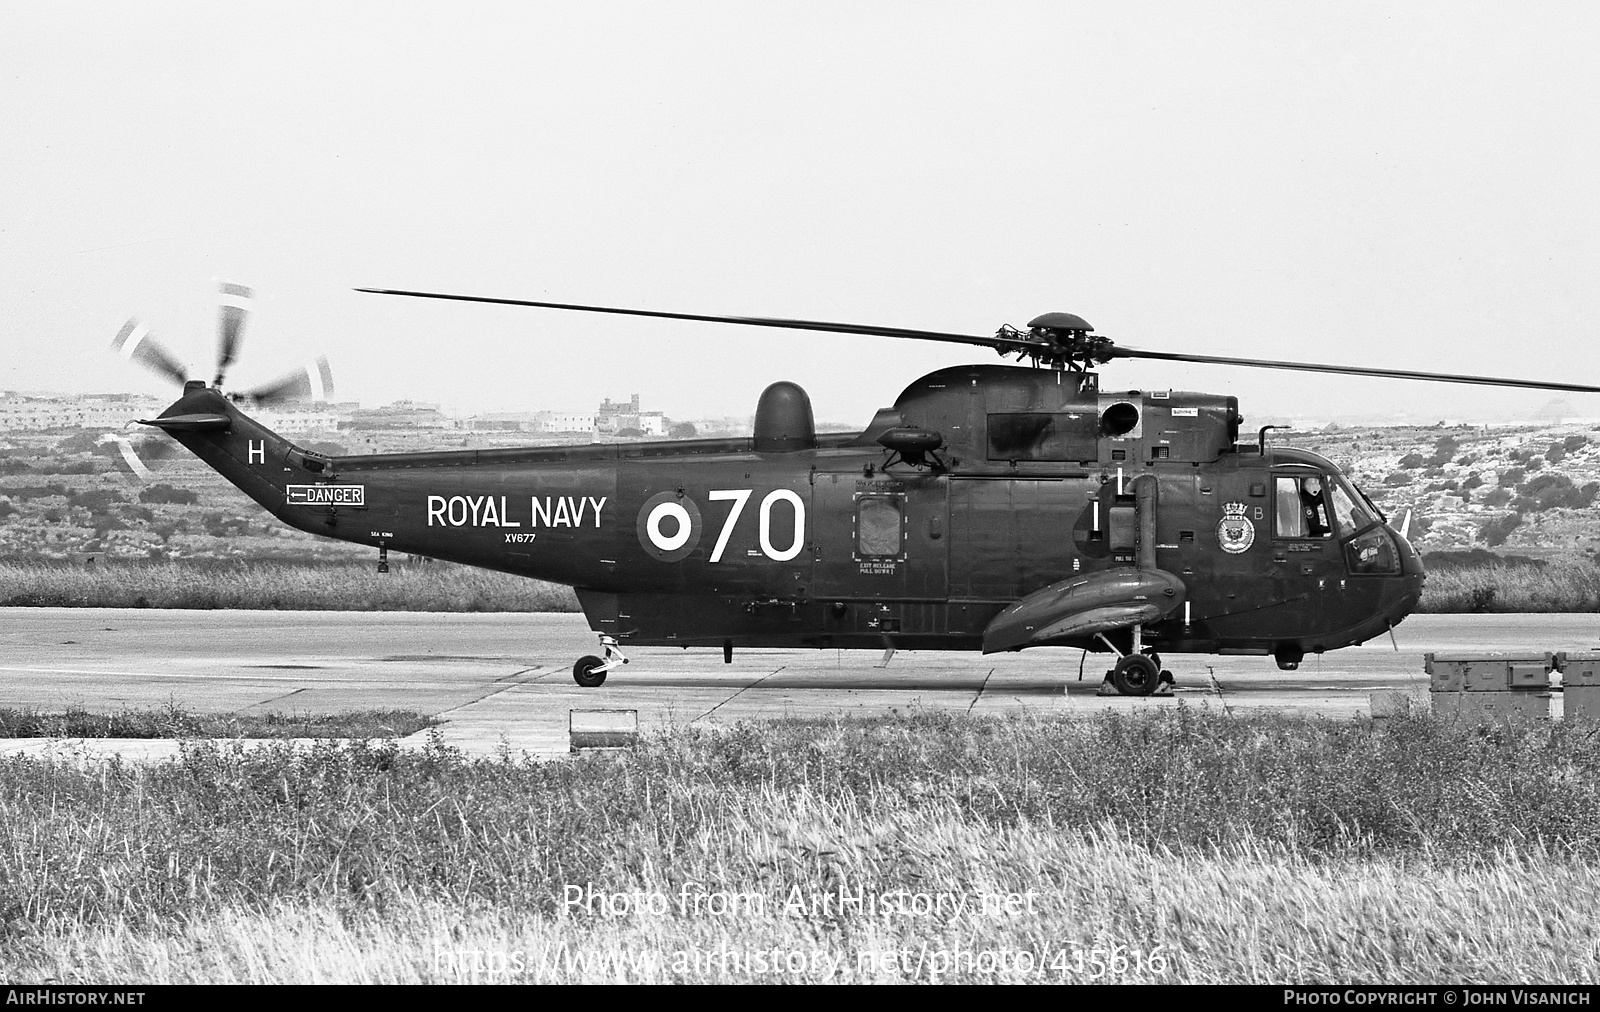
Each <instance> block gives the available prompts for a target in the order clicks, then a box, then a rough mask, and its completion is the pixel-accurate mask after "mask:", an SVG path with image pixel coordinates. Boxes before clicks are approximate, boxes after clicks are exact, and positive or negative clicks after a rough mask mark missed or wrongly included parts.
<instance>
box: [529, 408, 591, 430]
mask: <svg viewBox="0 0 1600 1012" xmlns="http://www.w3.org/2000/svg"><path fill="white" fill-rule="evenodd" d="M538 420H539V429H538V431H540V432H552V433H553V432H587V433H589V434H591V435H592V434H593V433H595V432H596V431H597V430H598V424H597V419H596V418H595V416H594V415H593V414H592V413H591V414H575V413H573V412H568V411H541V412H539V419H538Z"/></svg>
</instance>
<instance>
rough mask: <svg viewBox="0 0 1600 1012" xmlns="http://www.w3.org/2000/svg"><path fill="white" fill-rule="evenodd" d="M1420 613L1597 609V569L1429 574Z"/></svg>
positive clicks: (1568, 566) (1557, 565)
mask: <svg viewBox="0 0 1600 1012" xmlns="http://www.w3.org/2000/svg"><path fill="white" fill-rule="evenodd" d="M1417 610H1418V611H1421V612H1436V613H1460V612H1595V611H1600V565H1596V564H1595V563H1593V562H1588V561H1582V562H1553V563H1550V564H1549V565H1545V566H1485V567H1474V568H1470V569H1467V568H1463V569H1440V570H1434V571H1431V572H1429V573H1428V580H1427V583H1426V584H1425V585H1424V588H1423V594H1422V605H1421V607H1419V608H1418V609H1417Z"/></svg>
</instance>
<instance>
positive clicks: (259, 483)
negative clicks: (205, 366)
mask: <svg viewBox="0 0 1600 1012" xmlns="http://www.w3.org/2000/svg"><path fill="white" fill-rule="evenodd" d="M143 424H145V425H153V426H156V427H157V428H161V429H165V430H166V431H167V432H168V433H169V434H170V435H171V436H172V437H173V438H174V439H176V440H177V441H178V442H179V443H182V444H183V445H184V446H186V447H187V448H188V449H189V450H190V451H191V452H193V453H194V455H195V456H197V457H199V458H200V459H201V460H203V461H205V462H206V463H207V464H209V465H210V466H211V467H212V469H214V470H215V471H216V472H217V473H218V474H221V475H222V476H223V477H224V478H226V479H228V481H230V482H232V483H233V484H234V485H236V486H238V487H239V489H240V490H241V491H243V492H244V494H245V495H248V496H249V497H250V498H252V499H254V500H255V501H256V502H258V503H260V504H261V505H262V506H264V507H266V509H267V510H268V511H269V512H271V513H272V514H273V515H274V516H276V517H278V518H279V519H281V520H284V521H286V522H288V523H290V524H291V525H292V526H295V527H302V528H306V527H314V526H315V525H314V524H310V523H308V521H309V520H310V519H311V517H309V516H307V514H306V513H305V512H304V511H300V512H298V513H296V514H293V515H291V514H290V513H289V512H288V511H287V510H286V509H285V506H286V503H287V499H288V489H289V486H290V485H292V484H296V483H300V482H315V481H317V480H318V479H319V477H320V476H321V475H322V473H323V472H324V470H325V468H326V464H325V462H324V460H323V459H322V458H321V457H319V456H318V455H316V454H312V453H307V452H306V451H304V450H302V449H300V448H299V447H297V446H295V445H294V444H293V443H291V442H289V441H288V440H287V439H284V438H283V437H282V436H280V435H278V434H277V433H276V432H273V431H272V430H271V429H269V428H267V427H266V426H264V425H262V424H261V423H260V422H257V421H256V420H255V419H253V418H251V417H250V416H248V415H246V414H245V413H244V412H242V411H240V410H239V409H238V407H237V406H235V405H234V404H233V403H232V402H230V401H229V400H228V399H227V398H226V397H224V396H223V395H222V394H220V393H218V392H217V391H216V390H215V389H212V388H210V387H207V386H205V385H204V384H203V383H199V382H195V383H191V384H189V387H188V388H186V389H185V391H184V395H183V397H182V398H181V399H180V400H178V401H177V402H176V403H174V404H173V405H172V406H171V407H169V408H167V410H166V411H163V412H162V413H161V417H159V418H154V419H150V420H147V421H145V422H144V423H143Z"/></svg>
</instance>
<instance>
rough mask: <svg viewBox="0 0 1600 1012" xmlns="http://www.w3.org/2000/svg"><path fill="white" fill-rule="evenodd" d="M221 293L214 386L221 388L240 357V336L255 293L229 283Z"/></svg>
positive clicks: (242, 286) (222, 287) (223, 284)
mask: <svg viewBox="0 0 1600 1012" xmlns="http://www.w3.org/2000/svg"><path fill="white" fill-rule="evenodd" d="M219 291H220V292H221V293H222V299H221V306H220V309H219V313H220V315H219V316H218V317H217V378H216V380H215V381H213V383H212V386H215V387H219V388H220V387H221V386H222V378H223V376H225V375H226V374H227V372H228V366H230V365H232V364H233V361H234V359H236V358H238V357H239V336H240V334H241V333H242V332H243V330H244V319H245V316H246V314H248V313H249V311H250V298H251V296H252V295H253V294H254V293H253V292H251V291H250V289H248V288H246V287H245V286H244V285H235V284H230V283H228V282H223V283H222V286H221V288H220V289H219Z"/></svg>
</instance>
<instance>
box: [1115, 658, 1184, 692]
mask: <svg viewBox="0 0 1600 1012" xmlns="http://www.w3.org/2000/svg"><path fill="white" fill-rule="evenodd" d="M1163 674H1165V675H1166V676H1167V680H1168V681H1171V680H1172V674H1171V672H1164V671H1162V670H1161V660H1160V658H1157V657H1154V656H1152V655H1150V654H1123V655H1122V656H1121V657H1119V658H1117V663H1116V665H1115V666H1114V667H1112V669H1111V676H1110V677H1111V685H1112V687H1113V688H1115V689H1116V690H1117V695H1119V696H1149V695H1152V694H1154V693H1155V691H1156V690H1157V689H1158V688H1160V687H1161V676H1162V675H1163Z"/></svg>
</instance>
